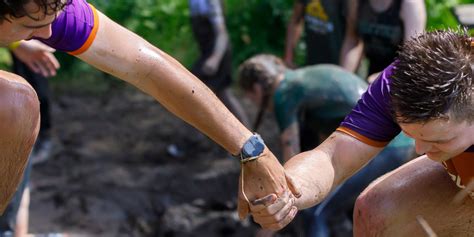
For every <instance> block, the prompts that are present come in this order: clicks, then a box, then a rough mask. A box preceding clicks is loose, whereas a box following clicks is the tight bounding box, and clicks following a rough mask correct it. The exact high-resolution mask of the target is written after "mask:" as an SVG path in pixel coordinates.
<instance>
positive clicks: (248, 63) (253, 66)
mask: <svg viewBox="0 0 474 237" xmlns="http://www.w3.org/2000/svg"><path fill="white" fill-rule="evenodd" d="M285 70H286V66H285V64H284V63H283V61H282V60H281V59H280V58H278V57H276V56H273V55H271V54H258V55H255V56H253V57H251V58H249V59H247V60H245V62H243V63H242V64H240V66H239V69H238V76H237V78H238V82H239V85H240V87H241V88H242V89H244V90H246V91H248V90H252V89H253V85H254V84H255V83H259V84H260V85H262V86H263V88H264V89H267V87H269V86H270V85H271V84H273V82H274V81H275V79H276V77H277V76H278V75H280V74H281V73H283V72H284V71H285Z"/></svg>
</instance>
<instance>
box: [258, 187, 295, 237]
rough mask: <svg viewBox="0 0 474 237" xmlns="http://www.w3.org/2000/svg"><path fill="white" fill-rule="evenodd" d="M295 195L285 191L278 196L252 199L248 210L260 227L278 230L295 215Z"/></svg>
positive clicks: (272, 195)
mask: <svg viewBox="0 0 474 237" xmlns="http://www.w3.org/2000/svg"><path fill="white" fill-rule="evenodd" d="M294 204H295V197H294V196H293V194H291V193H288V192H285V193H283V195H282V196H281V197H279V198H277V197H276V195H275V194H271V195H268V196H266V197H263V198H260V199H257V200H255V201H252V202H251V204H250V211H251V213H252V216H253V219H254V221H255V222H256V223H258V224H260V225H261V226H262V228H265V229H270V230H274V231H276V230H280V229H282V228H283V227H285V226H286V225H288V224H289V223H290V222H291V221H292V220H293V219H294V218H295V216H296V213H297V212H298V208H297V207H296V206H294Z"/></svg>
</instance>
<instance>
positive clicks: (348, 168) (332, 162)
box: [285, 132, 381, 209]
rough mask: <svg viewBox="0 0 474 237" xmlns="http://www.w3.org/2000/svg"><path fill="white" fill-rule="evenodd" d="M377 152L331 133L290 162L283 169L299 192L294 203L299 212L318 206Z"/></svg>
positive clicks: (343, 135)
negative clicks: (293, 179) (321, 141)
mask: <svg viewBox="0 0 474 237" xmlns="http://www.w3.org/2000/svg"><path fill="white" fill-rule="evenodd" d="M380 150H381V148H376V147H372V146H369V145H366V144H364V143H362V142H360V141H358V140H356V139H355V138H353V137H351V136H349V135H346V134H343V133H340V132H334V133H333V134H332V135H331V136H329V138H328V139H326V140H325V141H324V142H323V143H322V144H321V145H319V146H318V147H317V148H315V149H313V150H311V151H308V152H303V153H301V154H299V155H297V156H295V157H293V158H291V159H290V160H289V161H288V162H287V163H286V164H285V169H286V171H287V173H288V174H289V175H290V176H292V177H295V182H296V183H297V184H298V185H300V186H301V188H302V193H303V195H302V197H301V198H299V199H298V200H297V203H296V205H297V206H298V208H300V209H302V208H307V207H310V206H314V205H315V204H317V203H319V202H321V201H322V200H323V199H324V198H325V197H326V196H327V195H328V194H329V193H330V192H331V190H332V189H333V188H335V187H337V186H338V185H340V184H341V183H342V182H344V180H346V179H347V178H349V177H350V176H351V175H353V174H354V173H356V172H357V171H358V170H359V169H361V168H362V167H363V166H364V165H365V164H366V163H367V162H369V160H370V159H371V158H372V157H374V156H375V154H377V153H378V152H379V151H380Z"/></svg>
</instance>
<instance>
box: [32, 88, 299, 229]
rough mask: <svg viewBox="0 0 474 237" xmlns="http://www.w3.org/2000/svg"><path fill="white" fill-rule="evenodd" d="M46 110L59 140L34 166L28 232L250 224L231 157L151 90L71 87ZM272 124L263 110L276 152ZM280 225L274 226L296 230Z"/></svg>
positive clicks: (250, 226) (247, 226)
mask: <svg viewBox="0 0 474 237" xmlns="http://www.w3.org/2000/svg"><path fill="white" fill-rule="evenodd" d="M244 102H245V101H244ZM246 107H247V108H248V107H249V106H248V105H247V103H246ZM250 107H251V106H250ZM101 110H102V111H103V113H101V114H99V113H98V111H101ZM52 112H53V118H54V131H55V134H56V137H57V140H58V143H59V145H58V146H57V147H56V148H57V149H56V152H55V154H54V155H53V157H52V158H51V159H50V160H48V161H47V162H45V163H44V164H40V165H38V166H35V167H34V169H33V172H32V177H31V180H32V183H31V187H32V193H31V206H30V232H34V233H46V232H67V233H78V234H83V235H85V236H166V237H172V236H208V237H212V236H252V235H253V234H252V233H253V232H254V231H255V230H256V228H257V226H256V225H255V224H253V222H252V221H250V220H246V221H244V222H241V221H239V220H238V217H237V213H236V211H235V210H236V197H237V194H236V193H237V177H238V174H239V164H238V162H237V161H236V160H234V159H232V158H230V157H229V156H228V155H227V154H226V152H225V151H224V150H222V149H221V148H219V147H218V146H217V145H216V144H215V143H213V142H212V141H211V140H209V139H207V138H205V137H204V136H201V135H197V132H194V131H193V130H194V129H192V128H190V127H188V126H184V125H183V122H181V121H180V120H178V119H176V118H175V117H174V116H172V115H171V114H170V113H169V112H167V111H166V110H165V109H164V108H163V107H162V106H161V105H159V104H158V103H156V102H155V101H154V100H153V99H152V98H151V97H149V96H146V95H144V94H142V93H140V92H139V91H137V90H135V89H134V88H130V87H125V88H119V89H114V90H112V91H109V92H108V93H105V94H103V95H100V96H97V95H91V94H87V93H79V92H77V91H75V90H74V88H71V89H70V91H65V92H63V93H61V94H58V93H56V95H55V98H54V101H53V111H52ZM250 113H251V115H252V116H254V114H255V108H254V109H253V111H251V112H250ZM277 132H278V131H277V127H276V124H275V123H274V122H273V120H272V119H271V118H270V117H269V116H267V117H266V118H265V122H264V124H263V129H261V134H262V136H263V137H264V139H265V140H266V142H267V143H268V144H269V146H270V148H271V149H272V150H274V152H275V153H276V154H279V149H278V143H277V142H278V141H277V137H278V135H277ZM183 142H184V143H185V144H187V145H188V147H189V148H188V150H186V154H185V155H184V157H182V158H174V157H171V156H169V155H168V154H167V152H166V147H167V146H168V145H169V144H171V143H183ZM287 229H288V230H286V232H284V233H282V234H280V235H279V236H295V235H294V228H292V227H290V228H287Z"/></svg>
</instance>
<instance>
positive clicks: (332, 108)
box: [238, 54, 413, 236]
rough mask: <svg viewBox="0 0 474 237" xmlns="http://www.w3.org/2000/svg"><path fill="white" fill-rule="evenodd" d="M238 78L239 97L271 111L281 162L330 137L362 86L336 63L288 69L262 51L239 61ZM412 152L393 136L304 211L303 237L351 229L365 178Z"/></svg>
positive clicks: (404, 140) (261, 233)
mask: <svg viewBox="0 0 474 237" xmlns="http://www.w3.org/2000/svg"><path fill="white" fill-rule="evenodd" d="M238 79H239V80H238V81H239V85H240V86H241V88H242V89H243V90H244V91H245V95H247V96H248V97H249V98H251V99H252V101H254V102H255V103H256V104H257V105H260V106H265V107H266V108H265V109H267V110H270V111H272V112H273V114H274V115H275V118H276V120H277V124H278V126H279V129H280V144H281V147H282V151H283V158H284V160H285V161H288V160H289V159H290V158H291V157H292V156H294V155H296V154H298V153H300V152H301V151H308V150H310V149H312V148H314V147H315V146H317V145H319V144H320V141H324V139H325V138H327V137H328V136H329V135H331V133H332V132H334V131H335V130H336V129H337V127H338V126H339V124H340V123H341V122H342V121H343V120H344V117H345V116H346V115H347V114H348V113H349V112H350V111H351V109H352V107H354V106H355V105H356V104H357V101H358V100H359V98H360V96H361V95H362V93H363V92H364V91H365V90H366V89H367V83H366V82H365V81H364V80H363V79H362V78H359V77H357V76H356V75H354V74H353V73H350V72H348V71H346V70H344V69H342V68H341V67H338V66H335V65H330V64H319V65H316V66H308V67H304V68H300V69H297V70H292V69H289V68H287V67H286V66H285V65H284V63H283V61H282V60H281V59H279V58H277V57H275V56H273V55H268V54H261V55H256V56H254V57H252V58H250V59H247V60H246V61H245V62H243V63H242V64H241V65H240V67H239V73H238ZM412 151H413V140H412V139H409V138H407V137H406V136H404V135H402V134H401V135H399V136H398V137H397V138H396V139H394V141H393V142H392V143H390V144H389V145H388V146H387V147H386V148H385V149H384V150H383V151H382V152H381V153H380V154H379V155H378V156H377V157H376V158H374V160H373V161H371V162H370V163H369V164H368V165H367V166H366V167H365V168H364V169H363V170H361V172H359V173H358V174H357V175H355V176H354V177H352V178H350V179H349V180H347V181H346V182H345V183H344V184H341V185H340V186H339V187H337V188H335V191H334V192H332V193H331V194H330V198H327V199H326V200H325V201H324V202H323V203H322V204H321V205H319V206H318V207H317V208H316V210H314V211H311V210H309V211H308V212H306V211H305V213H304V215H303V217H305V219H306V220H305V221H304V223H307V226H305V228H306V229H305V230H304V231H305V232H306V235H305V236H341V235H340V234H342V233H352V228H351V226H352V224H351V218H350V216H349V215H348V213H351V212H352V209H353V206H354V202H355V200H356V198H357V196H358V195H359V194H360V193H361V192H362V191H363V190H364V188H365V187H367V185H368V184H369V183H370V182H371V181H373V180H374V179H376V178H377V177H379V176H381V175H383V174H385V173H387V172H389V171H391V170H393V169H395V168H397V167H399V166H400V165H402V164H403V163H405V162H406V161H408V160H409V159H410V158H411V157H412ZM264 233H265V234H264ZM257 236H271V231H268V230H266V231H263V230H262V231H259V232H258V235H257Z"/></svg>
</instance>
